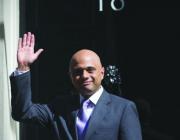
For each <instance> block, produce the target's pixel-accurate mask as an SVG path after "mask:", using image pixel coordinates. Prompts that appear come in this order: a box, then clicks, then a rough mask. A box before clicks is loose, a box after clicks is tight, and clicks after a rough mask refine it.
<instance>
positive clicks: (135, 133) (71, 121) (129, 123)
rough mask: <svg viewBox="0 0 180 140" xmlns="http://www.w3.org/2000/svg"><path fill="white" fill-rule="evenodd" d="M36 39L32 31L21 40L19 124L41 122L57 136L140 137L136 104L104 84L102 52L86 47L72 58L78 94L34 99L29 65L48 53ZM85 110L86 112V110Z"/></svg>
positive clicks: (63, 139)
mask: <svg viewBox="0 0 180 140" xmlns="http://www.w3.org/2000/svg"><path fill="white" fill-rule="evenodd" d="M34 45H35V38H34V35H33V34H31V33H30V32H28V33H27V34H24V36H23V38H22V39H21V38H20V39H19V45H18V51H17V62H18V67H17V70H16V71H15V72H14V73H13V74H12V76H11V77H10V79H11V89H12V117H13V118H14V119H15V120H17V121H20V122H31V123H39V124H41V125H43V126H45V127H47V128H49V130H50V132H51V133H52V134H53V138H52V139H54V140H72V139H73V140H141V139H142V138H141V128H140V123H139V118H138V114H137V110H136V107H135V104H134V103H133V102H132V101H129V100H127V99H123V98H121V97H117V96H114V95H112V94H109V93H108V92H107V91H106V90H105V89H103V87H102V85H101V81H102V80H103V77H104V68H103V67H102V64H101V61H100V58H99V56H98V55H97V54H96V53H95V52H93V51H91V50H87V49H82V50H79V51H77V52H76V53H75V54H74V55H73V56H72V58H71V61H70V64H69V74H70V78H71V80H72V84H73V85H74V87H75V89H76V90H77V93H79V95H80V96H78V98H79V100H78V102H79V103H81V107H80V106H76V103H74V102H75V100H76V96H71V97H68V98H61V99H60V100H58V108H57V106H56V105H55V104H53V103H52V104H48V105H40V104H34V103H33V102H32V101H31V86H30V85H31V81H30V71H29V70H30V64H32V63H33V62H34V61H35V60H36V59H37V58H38V56H39V55H40V53H41V52H42V51H43V49H39V50H38V51H37V52H35V53H34ZM84 108H86V110H85V109H84Z"/></svg>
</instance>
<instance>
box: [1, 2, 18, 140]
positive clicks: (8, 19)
mask: <svg viewBox="0 0 180 140" xmlns="http://www.w3.org/2000/svg"><path fill="white" fill-rule="evenodd" d="M18 36H19V0H0V140H19V125H18V123H17V122H15V121H14V120H12V118H11V105H10V103H11V102H10V99H11V93H10V82H9V75H10V74H11V73H12V71H13V70H14V69H15V68H16V65H17V64H16V48H17V40H18Z"/></svg>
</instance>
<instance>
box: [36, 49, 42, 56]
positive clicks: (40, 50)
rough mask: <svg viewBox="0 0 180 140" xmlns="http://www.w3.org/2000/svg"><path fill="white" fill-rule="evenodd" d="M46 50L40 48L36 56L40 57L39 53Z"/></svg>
mask: <svg viewBox="0 0 180 140" xmlns="http://www.w3.org/2000/svg"><path fill="white" fill-rule="evenodd" d="M43 51H44V49H39V50H38V51H37V52H36V53H35V56H36V58H37V57H39V55H40V54H41V53H42V52H43Z"/></svg>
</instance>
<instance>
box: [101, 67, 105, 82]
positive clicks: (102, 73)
mask: <svg viewBox="0 0 180 140" xmlns="http://www.w3.org/2000/svg"><path fill="white" fill-rule="evenodd" d="M104 73H105V69H104V67H102V68H101V75H102V79H103V78H104Z"/></svg>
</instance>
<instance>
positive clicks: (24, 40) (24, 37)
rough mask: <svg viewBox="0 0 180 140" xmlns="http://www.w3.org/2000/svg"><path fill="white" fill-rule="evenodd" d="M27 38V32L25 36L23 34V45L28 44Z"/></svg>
mask: <svg viewBox="0 0 180 140" xmlns="http://www.w3.org/2000/svg"><path fill="white" fill-rule="evenodd" d="M26 39H27V34H24V36H23V42H22V45H23V47H25V46H26Z"/></svg>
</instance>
